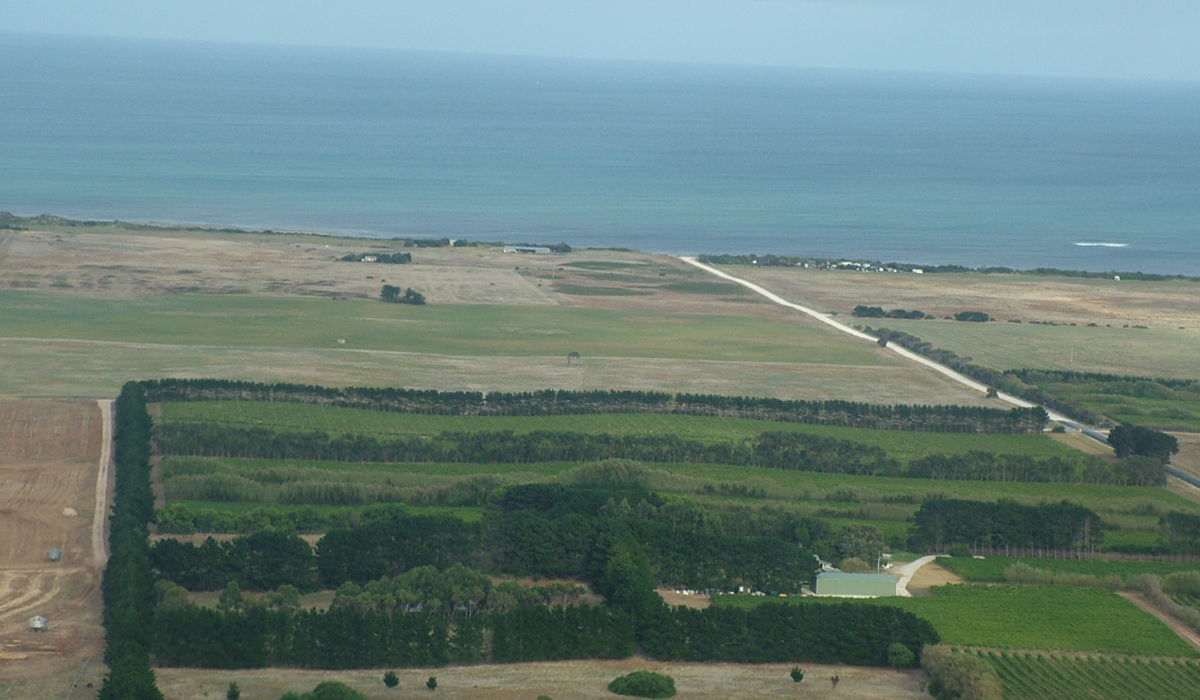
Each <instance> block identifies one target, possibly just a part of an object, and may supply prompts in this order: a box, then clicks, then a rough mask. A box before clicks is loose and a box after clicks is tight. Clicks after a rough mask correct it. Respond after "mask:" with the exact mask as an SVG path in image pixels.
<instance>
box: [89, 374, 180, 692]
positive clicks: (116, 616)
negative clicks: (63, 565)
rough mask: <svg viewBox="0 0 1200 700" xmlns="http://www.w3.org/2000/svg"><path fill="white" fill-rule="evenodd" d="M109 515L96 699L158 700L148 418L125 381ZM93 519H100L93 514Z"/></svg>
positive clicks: (138, 394) (138, 392)
mask: <svg viewBox="0 0 1200 700" xmlns="http://www.w3.org/2000/svg"><path fill="white" fill-rule="evenodd" d="M114 414H115V416H114V418H115V421H114V423H115V424H114V429H113V470H114V481H115V485H114V489H113V507H112V515H111V516H110V517H109V559H108V567H107V568H106V569H105V570H104V579H103V581H102V582H101V593H102V600H103V602H104V613H103V622H104V639H105V642H106V646H105V649H104V663H105V665H106V666H108V669H109V672H108V674H107V675H106V676H105V677H104V683H103V684H102V685H101V687H100V691H99V693H97V695H96V697H97V698H98V700H162V699H163V694H162V692H161V691H159V689H158V686H157V683H156V681H155V678H154V671H153V669H151V667H150V646H151V641H152V636H151V630H152V629H153V615H154V601H155V594H154V572H153V571H152V570H151V568H150V559H149V557H148V556H147V552H148V539H149V529H148V527H147V524H148V523H149V522H150V521H151V520H152V519H153V518H154V494H153V492H152V491H151V490H150V432H151V427H152V424H151V420H150V414H149V413H147V411H146V397H145V395H144V393H143V392H142V388H141V386H139V385H138V384H136V383H133V382H130V383H128V384H126V385H125V387H124V388H123V389H122V390H121V394H120V396H119V397H118V398H117V400H116V404H115V407H114ZM96 517H102V514H100V513H97V514H96Z"/></svg>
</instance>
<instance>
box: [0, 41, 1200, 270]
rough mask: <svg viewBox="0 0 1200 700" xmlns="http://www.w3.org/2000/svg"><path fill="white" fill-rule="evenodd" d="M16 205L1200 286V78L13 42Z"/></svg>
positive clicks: (5, 145)
mask: <svg viewBox="0 0 1200 700" xmlns="http://www.w3.org/2000/svg"><path fill="white" fill-rule="evenodd" d="M0 210H8V211H13V212H16V213H19V214H39V213H53V214H59V215H62V216H68V217H73V218H91V219H118V218H119V219H124V220H131V221H156V222H173V223H201V224H213V225H235V226H246V227H258V228H274V229H299V230H315V231H327V232H333V233H345V234H355V235H367V236H374V237H381V238H390V237H395V236H420V237H451V238H467V239H475V240H506V241H510V242H511V241H529V242H547V243H551V242H559V241H565V242H567V243H569V244H571V245H573V246H577V247H586V246H597V247H631V248H638V249H641V250H647V251H652V252H664V253H726V252H728V253H760V254H761V253H777V254H794V255H813V256H821V257H848V258H867V259H875V260H881V261H901V262H912V263H922V264H945V263H953V264H962V265H970V266H981V265H1006V266H1011V267H1017V268H1031V267H1039V266H1051V267H1059V268H1070V269H1087V270H1100V271H1103V270H1114V269H1115V270H1123V271H1124V270H1128V271H1136V270H1141V271H1146V272H1159V273H1169V274H1188V275H1200V84H1188V83H1136V82H1101V81H1084V80H1065V79H1064V80H1048V79H1021V78H1001V77H978V76H938V75H917V74H888V73H864V72H849V71H822V70H800V69H772V68H746V67H736V68H735V67H718V66H688V65H674V64H646V63H621V62H595V61H578V60H557V59H555V60H551V59H537V58H501V57H490V56H473V55H453V54H432V53H404V52H382V51H362V50H334V49H312V48H306V49H305V48H281V47H259V46H239V45H221V44H200V43H184V44H169V43H160V42H151V41H135V40H116V39H96V38H78V37H53V36H39V35H23V34H0ZM1080 243H1085V244H1088V243H1090V244H1097V243H1102V244H1106V245H1078V244H1080Z"/></svg>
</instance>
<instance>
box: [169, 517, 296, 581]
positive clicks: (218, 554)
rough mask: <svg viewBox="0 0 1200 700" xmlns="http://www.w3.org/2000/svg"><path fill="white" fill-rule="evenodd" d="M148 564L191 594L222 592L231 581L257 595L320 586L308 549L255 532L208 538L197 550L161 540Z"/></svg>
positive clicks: (284, 535) (281, 536) (283, 536)
mask: <svg viewBox="0 0 1200 700" xmlns="http://www.w3.org/2000/svg"><path fill="white" fill-rule="evenodd" d="M150 564H151V566H152V567H153V568H154V569H155V570H156V571H158V573H159V575H160V576H162V577H163V578H165V579H166V580H168V581H171V582H173V583H176V584H178V585H180V586H183V587H184V588H186V589H188V590H192V591H216V590H220V589H222V588H224V587H225V584H226V583H227V582H229V581H231V580H237V581H238V582H239V583H240V584H242V585H243V586H245V587H246V588H249V589H251V590H257V591H271V590H275V589H277V588H279V587H280V586H284V585H289V586H294V587H296V588H297V589H298V590H301V591H311V590H315V589H316V588H317V587H318V586H317V567H316V558H315V557H314V556H313V551H312V547H310V546H309V544H308V543H307V542H305V541H304V540H302V539H300V537H299V536H297V535H296V534H295V533H292V532H283V531H279V530H257V531H255V532H252V533H250V534H248V535H246V536H244V537H237V538H235V539H233V540H232V541H229V542H217V541H216V540H214V539H213V538H211V537H210V538H208V539H207V540H205V541H204V542H203V543H202V544H200V545H199V546H197V545H194V544H192V543H190V542H181V541H179V540H174V539H163V540H159V541H158V542H155V543H154V545H153V546H151V548H150Z"/></svg>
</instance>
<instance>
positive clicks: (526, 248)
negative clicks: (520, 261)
mask: <svg viewBox="0 0 1200 700" xmlns="http://www.w3.org/2000/svg"><path fill="white" fill-rule="evenodd" d="M504 252H505V253H526V254H530V255H549V254H550V253H551V252H552V251H551V250H550V248H548V247H546V246H538V245H506V246H504Z"/></svg>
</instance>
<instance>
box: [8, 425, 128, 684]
mask: <svg viewBox="0 0 1200 700" xmlns="http://www.w3.org/2000/svg"><path fill="white" fill-rule="evenodd" d="M102 435H103V424H102V415H101V412H100V409H99V407H98V406H97V404H96V403H95V402H93V401H79V402H70V401H4V402H0V698H4V697H14V698H15V697H22V698H42V697H45V698H64V697H66V696H67V692H68V690H69V689H70V686H71V683H72V682H73V681H74V680H75V678H76V676H77V675H78V672H79V670H80V669H81V668H82V667H83V665H84V662H85V661H86V660H88V659H95V661H94V662H93V663H92V664H90V665H89V670H88V672H87V673H86V674H85V676H84V677H83V678H81V679H80V686H81V687H80V688H79V689H78V690H77V691H76V692H75V694H74V695H73V696H72V697H75V698H85V699H86V698H90V697H91V696H92V694H93V693H94V689H92V690H88V689H87V688H86V684H87V683H88V682H91V683H93V684H94V685H96V686H97V687H98V685H99V683H98V681H99V679H100V677H101V675H102V674H103V668H102V667H101V666H100V664H99V663H98V661H99V657H100V654H101V652H102V649H103V647H102V639H103V631H102V630H101V628H100V595H99V586H98V584H99V580H100V579H99V571H98V570H96V568H95V567H94V565H93V552H92V521H93V516H94V515H95V514H93V513H92V510H93V509H94V508H95V503H96V477H97V472H98V467H99V459H100V455H101V436H102ZM99 516H100V517H103V516H104V514H99ZM52 548H58V549H61V550H62V552H63V557H62V561H59V562H50V561H47V557H46V555H47V553H48V552H49V550H50V549H52ZM34 615H42V616H45V617H46V618H47V619H48V620H49V623H50V629H49V631H48V632H46V633H44V634H39V633H34V632H30V631H29V629H28V621H29V618H30V617H32V616H34Z"/></svg>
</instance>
